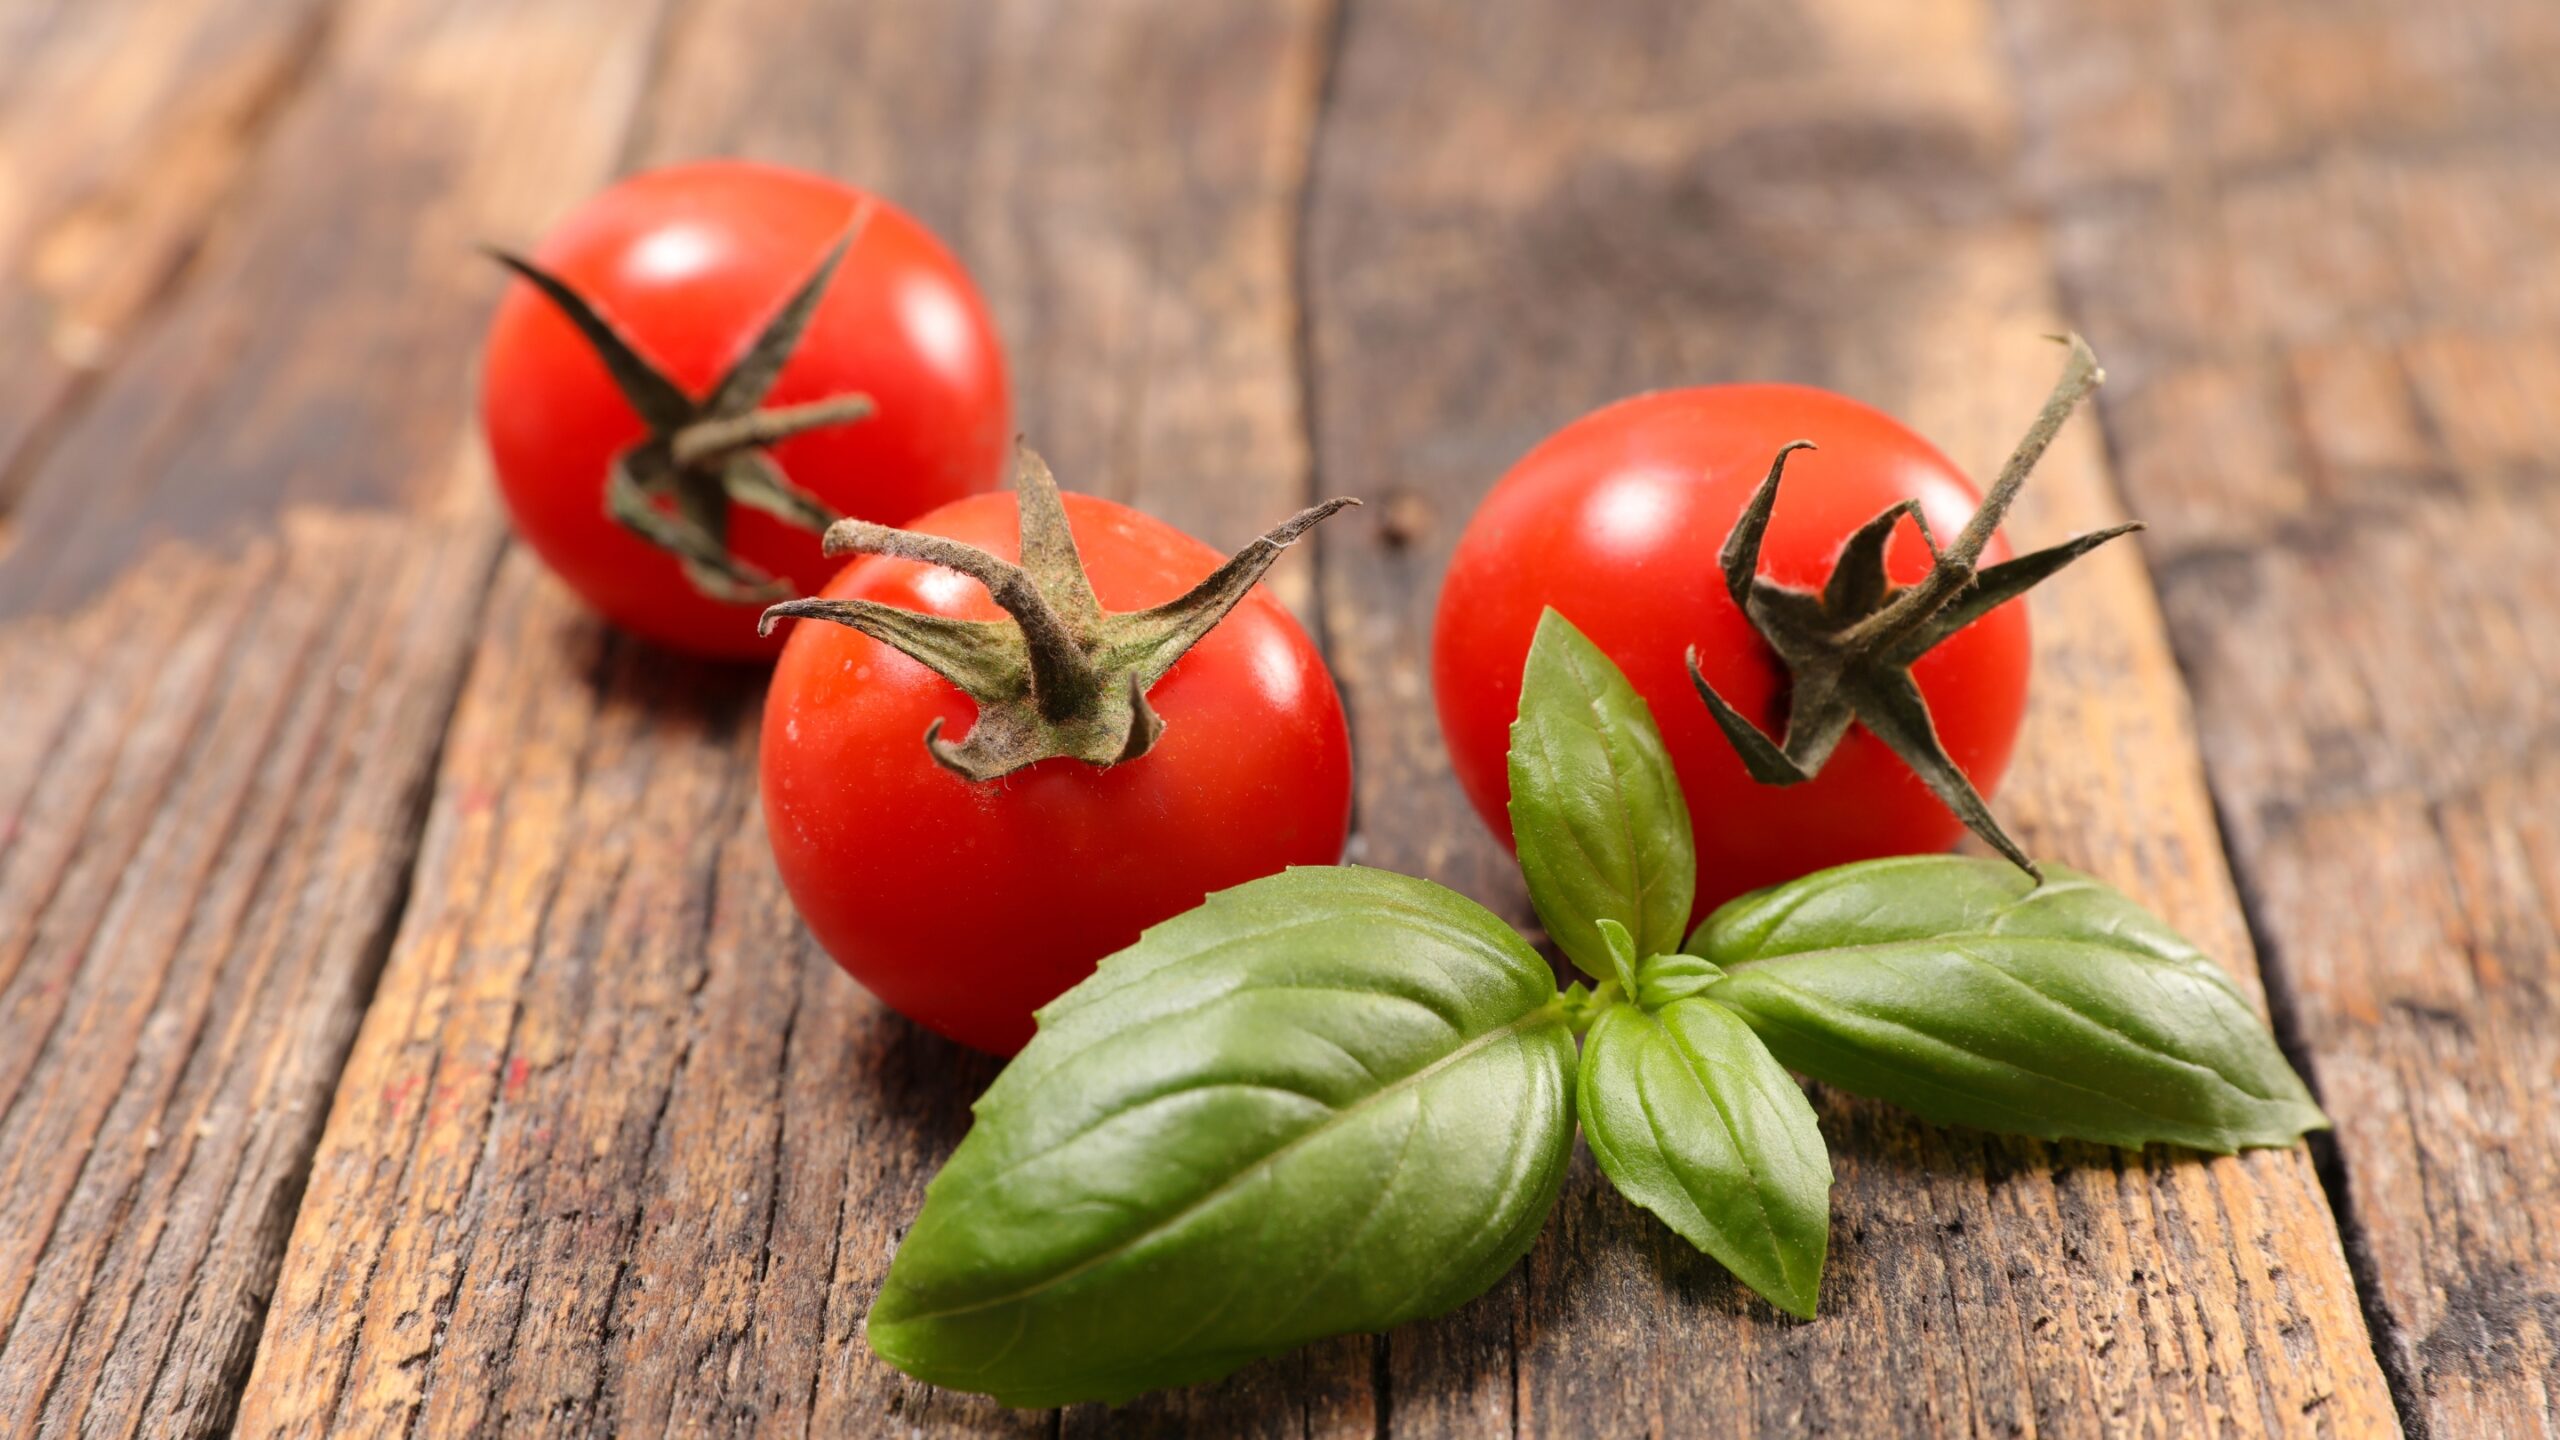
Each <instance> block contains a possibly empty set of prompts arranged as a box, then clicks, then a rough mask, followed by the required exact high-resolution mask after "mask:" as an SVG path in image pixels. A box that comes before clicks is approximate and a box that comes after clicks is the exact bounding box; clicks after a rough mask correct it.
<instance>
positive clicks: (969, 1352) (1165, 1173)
mask: <svg viewBox="0 0 2560 1440" xmlns="http://www.w3.org/2000/svg"><path fill="white" fill-rule="evenodd" d="M1555 1002H1556V989H1555V975H1554V972H1553V971H1551V970H1550V969H1549V968H1548V966H1547V964H1546V962H1545V961H1544V960H1542V959H1540V958H1539V957H1538V955H1537V953H1536V952H1535V951H1533V950H1531V949H1530V948H1529V946H1528V945H1527V943H1526V942H1524V941H1523V940H1522V939H1521V938H1520V937H1519V936H1518V935H1516V934H1514V933H1513V932H1512V931H1511V929H1510V927H1508V926H1506V925H1504V924H1503V923H1502V922H1501V921H1500V920H1499V919H1497V918H1495V917H1494V916H1493V915H1492V914H1490V913H1488V912H1487V911H1486V910H1484V909H1483V908H1482V907H1481V906H1478V905H1476V904H1474V903H1473V902H1471V901H1469V900H1467V899H1465V898H1463V897H1461V896H1459V895H1456V894H1453V893H1452V892H1450V891H1448V890H1444V889H1442V888H1440V887H1439V886H1436V885H1433V884H1430V883H1429V882H1427V881H1422V880H1415V879H1409V878H1407V877H1405V876H1401V875H1394V874H1390V873H1387V872H1385V871H1379V870H1363V869H1355V868H1311V869H1297V870H1290V871H1287V872H1285V873H1283V874H1280V875H1275V876H1272V877H1270V878H1268V879H1264V880H1258V881H1255V882H1253V883H1251V884H1248V885H1243V886H1239V887H1238V888H1236V889H1233V890H1229V891H1225V892H1223V893H1221V894H1218V895H1213V896H1211V897H1210V898H1209V900H1208V902H1207V903H1206V904H1204V905H1202V906H1201V907H1200V908H1198V909H1196V910H1193V911H1190V912H1189V913H1187V914H1184V915H1181V916H1178V917H1176V918H1175V919H1173V920H1170V921H1167V922H1166V923H1164V924H1162V925H1159V926H1157V927H1156V928H1155V929H1153V930H1150V931H1148V932H1147V933H1146V935H1145V936H1144V937H1142V938H1141V939H1140V940H1139V941H1138V943H1137V944H1136V945H1134V946H1132V947H1130V948H1129V949H1127V950H1124V951H1122V952H1120V953H1119V954H1117V955H1114V956H1112V957H1110V958H1109V959H1107V960H1104V961H1103V962H1102V965H1101V968H1100V969H1099V970H1098V971H1097V972H1096V973H1095V974H1094V976H1093V977H1092V978H1091V979H1088V980H1087V981H1085V982H1084V983H1083V984H1081V985H1078V986H1077V987H1076V988H1074V989H1073V990H1070V991H1068V992H1067V993H1066V994H1065V995H1064V996H1061V997H1060V998H1059V999H1058V1000H1057V1001H1055V1002H1053V1003H1052V1004H1051V1005H1050V1006H1049V1007H1048V1008H1047V1009H1046V1010H1045V1011H1043V1012H1042V1014H1041V1019H1040V1029H1039V1032H1038V1034H1037V1035H1035V1036H1034V1037H1033V1039H1032V1041H1031V1043H1030V1045H1028V1046H1027V1047H1025V1048H1024V1050H1023V1051H1022V1053H1021V1054H1020V1055H1019V1056H1018V1057H1016V1058H1015V1060H1014V1061H1013V1063H1012V1064H1011V1065H1010V1066H1008V1067H1007V1068H1006V1070H1005V1071H1004V1073H1003V1074H1002V1075H1000V1076H998V1077H997V1079H996V1082H995V1084H994V1085H992V1086H990V1087H989V1088H988V1090H987V1093H986V1094H985V1096H983V1097H982V1098H981V1099H980V1100H979V1102H978V1106H977V1122H976V1124H975V1125H974V1126H973V1127H972V1128H971V1129H970V1131H969V1134H968V1136H967V1138H965V1139H964V1140H963V1141H962V1142H961V1144H960V1147H959V1149H958V1150H957V1151H956V1152H955V1153H954V1154H953V1155H952V1157H951V1161H950V1163H949V1164H948V1165H946V1166H945V1167H944V1168H943V1170H942V1173H941V1174H940V1175H939V1176H937V1177H936V1178H935V1179H934V1181H933V1183H932V1184H931V1186H930V1187H928V1188H927V1190H926V1192H925V1203H924V1208H923V1210H922V1212H921V1213H920V1214H919V1215H918V1216H917V1217H916V1222H915V1225H914V1227H913V1228H912V1229H911V1230H910V1231H909V1232H908V1235H907V1238H906V1242H905V1244H904V1245H902V1246H901V1247H900V1248H899V1250H898V1253H897V1256H896V1258H895V1260H893V1261H892V1262H891V1264H890V1267H889V1274H888V1277H887V1279H886V1281H885V1282H884V1283H883V1285H882V1287H881V1290H880V1296H879V1299H878V1300H877V1301H876V1302H875V1303H874V1304H873V1306H872V1310H871V1316H870V1320H869V1322H868V1327H867V1328H868V1333H869V1338H870V1342H871V1347H872V1349H873V1350H874V1351H876V1352H878V1353H879V1354H880V1355H881V1357H882V1358H884V1359H886V1360H888V1361H889V1362H890V1363H891V1364H893V1365H896V1366H897V1367H898V1368H899V1369H901V1370H904V1371H906V1372H907V1373H908V1374H910V1375H913V1376H915V1377H917V1378H918V1379H921V1380H926V1381H930V1382H932V1383H934V1384H937V1385H944V1386H949V1387H951V1388H954V1389H960V1390H972V1391H978V1392H982V1393H986V1394H991V1395H994V1396H996V1397H997V1398H998V1399H1000V1400H1003V1401H1004V1402H1005V1403H1007V1404H1011V1405H1024V1406H1045V1405H1057V1404H1065V1403H1069V1402H1073V1401H1083V1400H1106V1401H1114V1402H1116V1401H1121V1400H1126V1399H1128V1398H1130V1397H1131V1396H1134V1395H1137V1394H1139V1393H1140V1392H1142V1391H1146V1390H1152V1389H1157V1388H1160V1387H1164V1386H1169V1385H1184V1384H1191V1383H1194V1382H1198V1381H1205V1380H1211V1379H1215V1378H1216V1377H1218V1376H1220V1375H1223V1374H1225V1373H1227V1372H1228V1371H1230V1370H1233V1369H1235V1368H1236V1367H1237V1366H1239V1365H1242V1364H1244V1363H1246V1362H1247V1361H1250V1360H1253V1359H1256V1358H1258V1357H1260V1356H1264V1355H1269V1354H1274V1353H1277V1352H1279V1351H1283V1350H1288V1349H1291V1348H1294V1347H1296V1346H1299V1345H1303V1344H1306V1343H1307V1342H1309V1341H1312V1340H1316V1339H1319V1338H1322V1337H1324V1336H1327V1335H1334V1334H1340V1333H1343V1332H1346V1331H1358V1330H1383V1329H1386V1328H1388V1327H1390V1326H1394V1325H1400V1324H1403V1323H1404V1322H1406V1321H1408V1320H1413V1319H1417V1318H1420V1317H1423V1316H1426V1315H1434V1314H1438V1313H1440V1312H1442V1311H1445V1310H1449V1309H1452V1308H1454V1307H1456V1306H1457V1305H1459V1304H1461V1303H1462V1302H1464V1301H1466V1300H1468V1299H1470V1298H1472V1297H1473V1296H1475V1295H1477V1294H1479V1293H1481V1292H1482V1291H1483V1290H1484V1289H1485V1288H1486V1287H1488V1286H1490V1285H1491V1284H1492V1283H1493V1282H1494V1281H1495V1280H1497V1279H1499V1278H1501V1276H1502V1274H1503V1272H1504V1271H1506V1270H1508V1269H1509V1268H1510V1267H1511V1266H1512V1265H1513V1264H1514V1263H1515V1262H1517V1261H1518V1259H1519V1258H1520V1256H1521V1255H1522V1254H1524V1253H1525V1252H1526V1251H1527V1250H1528V1248H1529V1245H1530V1242H1531V1241H1532V1240H1534V1239H1535V1238H1536V1236H1537V1232H1538V1230H1539V1228H1540V1227H1541V1226H1542V1225H1543V1223H1544V1222H1545V1219H1546V1215H1547V1211H1548V1210H1549V1208H1551V1207H1552V1205H1553V1204H1554V1201H1555V1195H1556V1191H1557V1188H1558V1186H1559V1185H1560V1184H1561V1183H1562V1181H1563V1178H1564V1173H1565V1167H1566V1162H1567V1161H1568V1159H1569V1158H1570V1155H1571V1151H1572V1141H1573V1098H1572V1097H1573V1063H1574V1060H1573V1038H1572V1033H1571V1031H1570V1030H1569V1028H1568V1027H1567V1025H1566V1024H1565V1021H1564V1018H1563V1015H1562V1010H1561V1007H1560V1006H1558V1005H1557V1004H1556V1003H1555Z"/></svg>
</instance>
